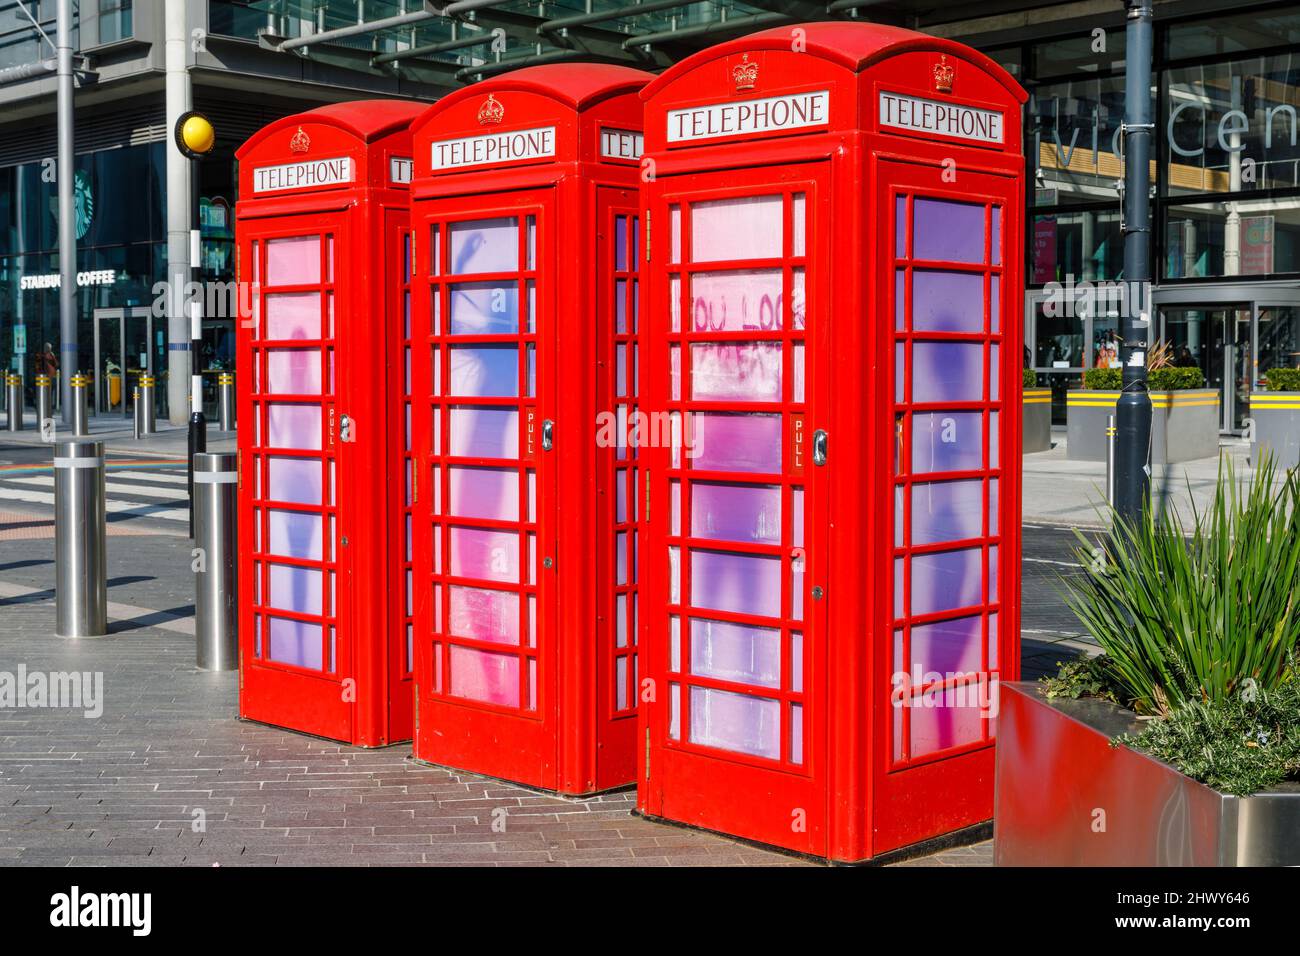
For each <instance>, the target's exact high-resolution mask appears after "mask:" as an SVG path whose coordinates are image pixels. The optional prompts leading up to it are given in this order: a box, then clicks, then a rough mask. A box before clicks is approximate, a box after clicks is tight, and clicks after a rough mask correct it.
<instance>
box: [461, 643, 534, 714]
mask: <svg viewBox="0 0 1300 956" xmlns="http://www.w3.org/2000/svg"><path fill="white" fill-rule="evenodd" d="M448 649H449V651H450V660H449V661H448V666H449V667H450V668H451V680H450V682H449V683H450V687H449V689H448V693H450V694H451V695H452V696H454V697H465V698H468V699H469V700H478V701H483V702H484V703H487V704H500V705H501V706H503V707H518V706H519V658H518V657H516V656H515V655H513V654H496V653H493V652H491V651H480V650H478V649H477V648H473V647H458V646H457V645H455V644H452V645H450V646H449V648H448Z"/></svg>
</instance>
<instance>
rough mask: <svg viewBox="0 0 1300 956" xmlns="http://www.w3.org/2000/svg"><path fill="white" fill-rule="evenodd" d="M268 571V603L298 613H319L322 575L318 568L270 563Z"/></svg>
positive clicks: (282, 609)
mask: <svg viewBox="0 0 1300 956" xmlns="http://www.w3.org/2000/svg"><path fill="white" fill-rule="evenodd" d="M268 572H269V573H268V577H267V597H268V600H267V604H268V605H270V606H271V607H274V608H277V609H279V610H281V611H294V612H295V613H298V614H320V613H321V593H322V575H321V572H320V569H319V568H300V567H296V566H294V565H289V564H272V565H270V566H269V568H268Z"/></svg>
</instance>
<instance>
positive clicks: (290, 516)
mask: <svg viewBox="0 0 1300 956" xmlns="http://www.w3.org/2000/svg"><path fill="white" fill-rule="evenodd" d="M319 470H320V469H319V468H317V471H318V472H319ZM266 517H267V531H268V540H267V550H268V551H269V552H270V553H271V554H278V555H282V556H283V557H286V558H307V559H309V560H312V561H319V560H320V559H321V554H322V550H321V546H322V542H323V534H324V526H323V519H322V518H321V516H320V515H318V514H311V513H309V512H304V511H279V510H276V509H274V508H273V509H271V510H269V511H267V513H266Z"/></svg>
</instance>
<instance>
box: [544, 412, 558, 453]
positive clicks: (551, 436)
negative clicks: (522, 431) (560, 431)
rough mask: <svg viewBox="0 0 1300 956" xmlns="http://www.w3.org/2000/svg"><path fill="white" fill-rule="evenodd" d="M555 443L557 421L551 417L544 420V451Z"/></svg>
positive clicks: (548, 449)
mask: <svg viewBox="0 0 1300 956" xmlns="http://www.w3.org/2000/svg"><path fill="white" fill-rule="evenodd" d="M554 445H555V422H553V421H551V420H550V419H549V418H548V419H546V420H545V421H543V422H542V451H550V450H551V448H553V447H554Z"/></svg>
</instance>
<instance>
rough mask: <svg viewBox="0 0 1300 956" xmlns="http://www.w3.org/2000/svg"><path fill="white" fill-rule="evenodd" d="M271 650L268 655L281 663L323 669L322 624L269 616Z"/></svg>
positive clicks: (268, 627)
mask: <svg viewBox="0 0 1300 956" xmlns="http://www.w3.org/2000/svg"><path fill="white" fill-rule="evenodd" d="M266 622H267V631H268V634H269V638H270V640H269V644H270V647H269V651H268V653H267V657H268V658H270V659H271V660H273V661H277V662H278V663H281V664H293V665H296V666H298V667H309V668H311V669H312V670H320V669H321V637H322V635H321V626H320V625H319V624H309V623H308V622H306V621H291V620H288V619H287V618H282V617H268V618H267V619H266Z"/></svg>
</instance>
